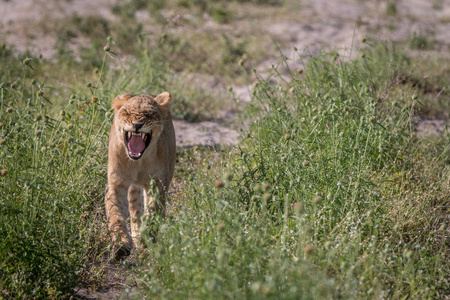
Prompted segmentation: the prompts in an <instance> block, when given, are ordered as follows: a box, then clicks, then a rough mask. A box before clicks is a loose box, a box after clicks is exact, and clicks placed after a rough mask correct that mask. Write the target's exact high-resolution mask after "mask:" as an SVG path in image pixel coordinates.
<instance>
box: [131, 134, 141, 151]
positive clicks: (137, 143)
mask: <svg viewBox="0 0 450 300" xmlns="http://www.w3.org/2000/svg"><path fill="white" fill-rule="evenodd" d="M128 149H129V150H130V151H131V152H132V153H136V154H137V153H141V152H142V151H144V149H145V143H144V140H143V139H142V137H141V136H140V135H137V134H136V135H132V136H131V139H130V140H129V141H128Z"/></svg>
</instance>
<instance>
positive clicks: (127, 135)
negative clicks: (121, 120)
mask: <svg viewBox="0 0 450 300" xmlns="http://www.w3.org/2000/svg"><path fill="white" fill-rule="evenodd" d="M123 139H124V141H125V145H126V146H127V152H128V156H129V157H130V158H131V159H134V160H137V159H139V158H141V157H142V154H144V151H145V149H147V147H148V145H149V144H150V140H151V139H152V133H151V132H150V133H144V132H131V131H124V134H123Z"/></svg>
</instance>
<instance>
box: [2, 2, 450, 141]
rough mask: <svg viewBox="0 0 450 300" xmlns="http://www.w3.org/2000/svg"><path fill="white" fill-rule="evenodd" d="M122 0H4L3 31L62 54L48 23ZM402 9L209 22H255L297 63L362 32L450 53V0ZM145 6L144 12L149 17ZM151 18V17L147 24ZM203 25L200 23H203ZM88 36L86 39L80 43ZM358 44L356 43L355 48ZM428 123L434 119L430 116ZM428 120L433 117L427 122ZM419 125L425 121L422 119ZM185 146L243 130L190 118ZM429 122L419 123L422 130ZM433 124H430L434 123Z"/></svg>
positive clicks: (358, 8)
mask: <svg viewBox="0 0 450 300" xmlns="http://www.w3.org/2000/svg"><path fill="white" fill-rule="evenodd" d="M115 3H116V1H115V0H96V1H90V0H62V1H56V0H50V1H48V0H2V1H1V0H0V33H1V36H2V40H4V41H5V42H6V43H8V44H11V45H14V46H15V47H16V49H18V50H19V51H26V50H30V51H31V52H32V53H36V54H39V53H40V54H42V55H43V57H45V58H51V57H52V56H54V55H55V45H56V32H55V30H54V28H51V27H49V26H46V24H47V22H46V20H53V22H49V24H54V20H62V19H64V18H67V17H70V16H72V15H73V14H78V15H80V16H88V15H100V16H102V17H104V18H105V19H108V20H114V19H115V16H114V15H113V14H112V12H111V8H112V6H113V5H114V4H115ZM395 3H396V13H395V14H394V15H391V16H388V15H387V14H386V5H387V2H386V1H361V0H340V1H327V0H317V1H301V2H297V1H288V4H287V8H288V9H287V11H286V12H285V13H281V14H280V13H278V14H275V15H273V16H272V15H271V14H268V15H267V16H266V17H265V18H258V19H256V20H248V19H246V18H242V19H240V20H236V22H233V23H232V24H226V25H217V24H214V22H212V21H211V20H208V21H207V22H206V23H205V25H204V26H202V27H201V28H203V29H204V30H212V29H211V28H213V29H214V28H216V27H217V28H219V27H220V28H222V29H225V30H228V31H230V32H234V34H236V33H242V34H243V35H245V34H247V35H248V34H249V33H248V32H247V31H246V28H248V27H249V25H250V24H252V26H255V24H254V23H255V22H257V23H258V24H257V25H258V28H259V29H260V30H262V31H263V32H266V33H267V38H272V39H274V40H283V41H284V43H283V45H284V47H283V49H282V52H283V54H284V55H285V56H286V57H288V58H289V59H292V60H291V64H293V66H294V67H295V65H300V64H301V61H300V60H299V55H305V56H306V55H316V54H318V53H320V52H321V51H324V50H336V49H337V51H338V52H339V53H340V54H341V55H342V57H343V58H344V59H345V58H347V59H351V58H352V55H354V53H356V52H357V50H358V49H359V48H360V47H361V46H362V44H361V42H360V39H361V38H362V37H366V36H369V37H373V38H377V39H386V40H398V41H406V40H408V39H410V38H411V36H412V35H413V34H414V33H417V34H420V35H423V36H425V37H426V38H427V39H428V40H429V41H430V42H432V43H433V51H437V52H439V53H445V52H447V51H448V50H449V49H450V26H449V23H450V3H449V2H448V1H439V0H435V1H428V0H409V1H397V2H395ZM142 15H143V13H139V14H137V17H139V19H140V21H142V22H145V16H142ZM144 25H145V24H144ZM201 28H200V29H201ZM76 42H78V43H83V41H82V40H78V41H75V43H76ZM294 47H295V48H297V49H299V51H295V50H294ZM350 49H352V50H350ZM277 62H278V58H276V57H273V58H270V59H267V60H264V61H260V62H258V63H257V70H258V71H259V72H262V73H264V71H265V70H267V69H269V67H270V66H271V65H272V64H276V63H277ZM251 89H252V85H248V86H233V90H234V91H235V97H236V99H237V100H238V101H240V102H241V103H247V102H249V101H250V100H251V95H250V92H251ZM224 115H226V116H227V117H226V118H227V120H230V119H233V118H236V112H235V110H230V111H229V112H228V111H226V112H224ZM427 122H428V121H427ZM427 122H425V123H427ZM419 124H424V122H421V123H419ZM433 124H434V125H433V126H432V128H435V132H437V133H439V132H442V131H443V125H442V124H445V122H444V123H442V122H439V121H436V122H434V123H433ZM176 126H177V129H178V133H177V138H178V141H177V142H178V145H180V146H188V145H193V144H196V143H198V144H202V145H206V144H211V143H226V144H236V143H237V142H238V137H239V134H237V132H235V131H234V132H233V130H232V129H230V127H229V126H224V125H223V124H216V123H213V122H199V123H194V124H189V123H186V122H181V121H180V122H178V124H177V125H176ZM422 128H425V127H424V126H422V125H419V126H418V127H417V130H418V131H419V132H422ZM427 128H430V127H427Z"/></svg>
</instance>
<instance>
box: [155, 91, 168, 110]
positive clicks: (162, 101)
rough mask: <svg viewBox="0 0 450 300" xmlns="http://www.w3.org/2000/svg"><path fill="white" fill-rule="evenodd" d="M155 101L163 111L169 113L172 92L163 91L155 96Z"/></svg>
mask: <svg viewBox="0 0 450 300" xmlns="http://www.w3.org/2000/svg"><path fill="white" fill-rule="evenodd" d="M155 101H156V102H157V103H158V105H159V108H160V109H161V111H162V112H163V113H165V114H166V113H168V112H169V110H170V104H171V99H170V94H169V93H168V92H163V93H161V94H159V95H158V96H156V97H155Z"/></svg>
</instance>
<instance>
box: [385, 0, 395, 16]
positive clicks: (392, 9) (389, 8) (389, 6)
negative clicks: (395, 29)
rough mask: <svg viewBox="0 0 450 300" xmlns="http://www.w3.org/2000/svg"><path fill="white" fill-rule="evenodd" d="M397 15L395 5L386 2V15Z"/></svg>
mask: <svg viewBox="0 0 450 300" xmlns="http://www.w3.org/2000/svg"><path fill="white" fill-rule="evenodd" d="M396 14H397V3H396V2H392V1H388V2H387V3H386V15H388V16H395V15H396Z"/></svg>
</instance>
